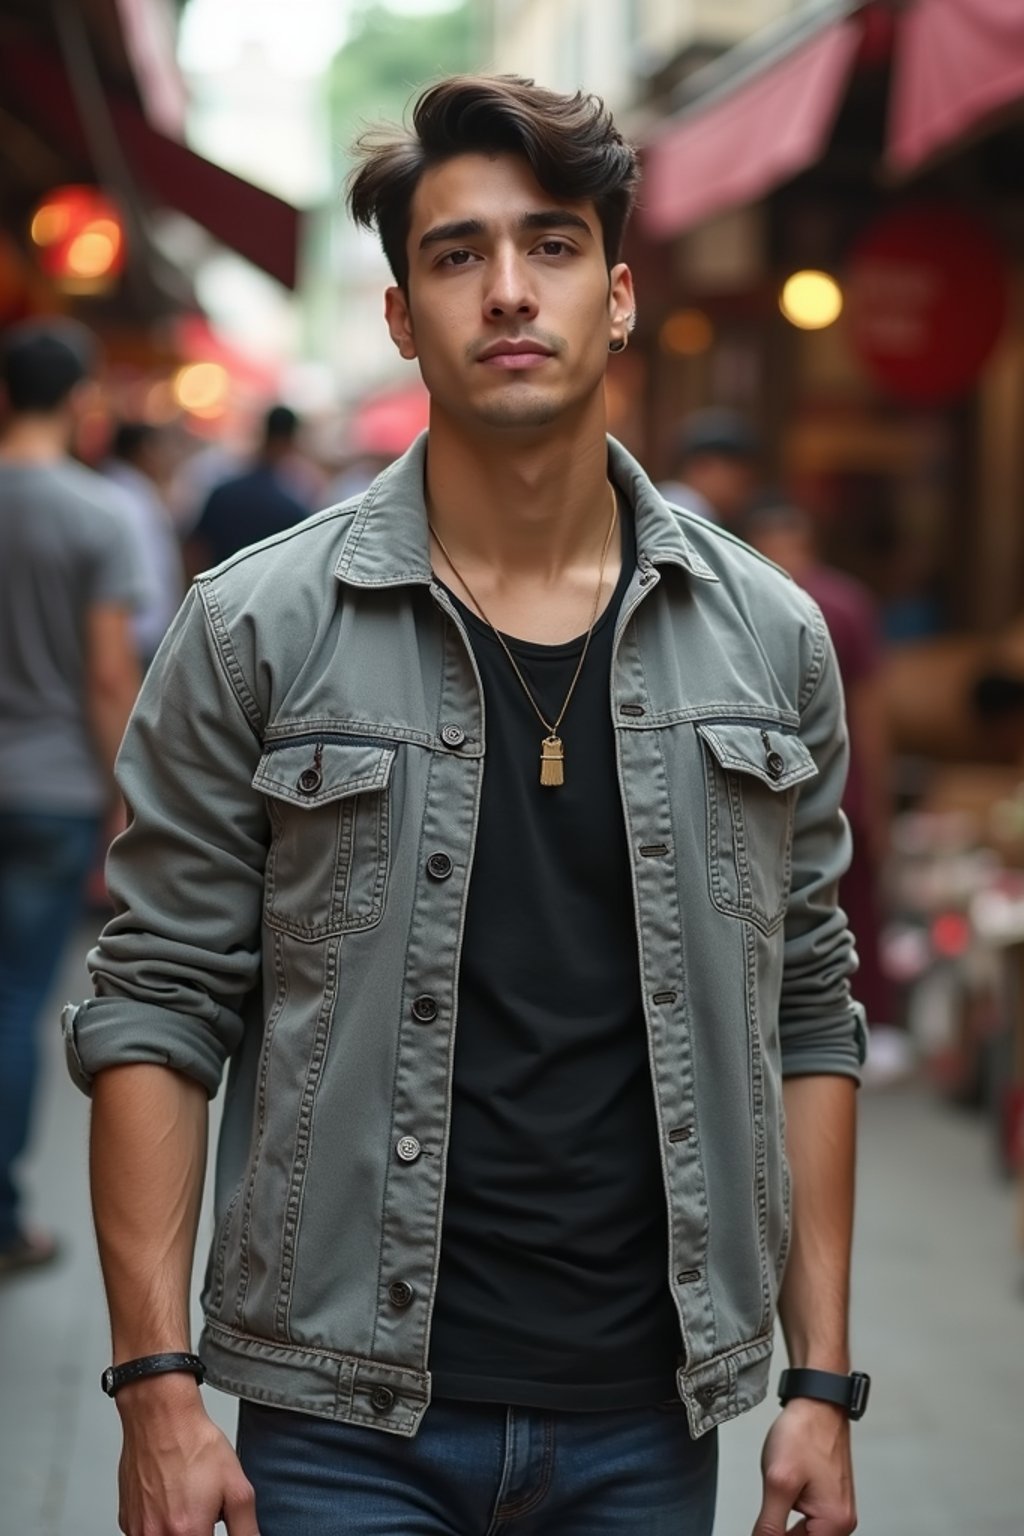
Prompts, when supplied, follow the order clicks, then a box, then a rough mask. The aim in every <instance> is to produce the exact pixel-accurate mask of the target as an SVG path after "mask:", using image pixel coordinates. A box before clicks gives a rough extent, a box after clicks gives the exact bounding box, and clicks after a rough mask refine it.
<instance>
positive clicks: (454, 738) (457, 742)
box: [441, 725, 466, 747]
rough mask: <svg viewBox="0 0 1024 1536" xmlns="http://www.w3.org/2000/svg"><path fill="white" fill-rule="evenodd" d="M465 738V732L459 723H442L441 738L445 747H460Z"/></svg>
mask: <svg viewBox="0 0 1024 1536" xmlns="http://www.w3.org/2000/svg"><path fill="white" fill-rule="evenodd" d="M465 739H466V733H465V731H464V730H463V729H462V726H461V725H442V727H441V740H442V741H443V742H444V744H445V746H446V747H461V746H462V743H463V742H464V741H465Z"/></svg>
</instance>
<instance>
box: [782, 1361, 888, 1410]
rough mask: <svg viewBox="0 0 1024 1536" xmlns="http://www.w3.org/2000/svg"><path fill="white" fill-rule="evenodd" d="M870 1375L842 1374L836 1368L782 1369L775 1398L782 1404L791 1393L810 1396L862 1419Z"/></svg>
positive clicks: (860, 1373)
mask: <svg viewBox="0 0 1024 1536" xmlns="http://www.w3.org/2000/svg"><path fill="white" fill-rule="evenodd" d="M870 1389H871V1377H870V1376H866V1375H865V1374H864V1372H863V1371H852V1372H851V1373H850V1375H849V1376H843V1375H841V1374H840V1373H839V1372H838V1371H815V1370H810V1369H807V1368H798V1369H791V1370H788V1371H783V1373H782V1375H781V1376H780V1378H779V1401H780V1402H781V1403H782V1404H783V1405H785V1404H786V1403H788V1402H789V1400H790V1398H793V1397H811V1398H815V1399H816V1400H817V1401H818V1402H822V1403H834V1404H835V1405H836V1407H837V1408H842V1409H843V1410H844V1412H845V1413H846V1415H847V1417H848V1418H850V1419H862V1418H863V1417H864V1410H865V1409H866V1408H867V1405H868V1393H869V1391H870Z"/></svg>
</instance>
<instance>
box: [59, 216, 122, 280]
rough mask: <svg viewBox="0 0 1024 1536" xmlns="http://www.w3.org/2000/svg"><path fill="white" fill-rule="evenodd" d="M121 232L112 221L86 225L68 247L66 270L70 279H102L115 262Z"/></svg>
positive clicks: (99, 221)
mask: <svg viewBox="0 0 1024 1536" xmlns="http://www.w3.org/2000/svg"><path fill="white" fill-rule="evenodd" d="M120 249H121V231H120V230H119V229H118V227H117V225H116V224H115V223H114V221H113V220H112V219H97V220H96V221H95V222H94V223H92V224H88V225H86V227H85V229H83V230H82V233H81V234H80V235H76V236H75V238H74V240H72V242H71V244H70V245H69V246H68V254H67V268H68V273H69V274H70V276H72V277H81V278H96V277H103V276H105V275H106V273H108V272H109V271H110V269H111V267H113V265H114V263H115V262H116V261H117V257H118V253H119V251H120Z"/></svg>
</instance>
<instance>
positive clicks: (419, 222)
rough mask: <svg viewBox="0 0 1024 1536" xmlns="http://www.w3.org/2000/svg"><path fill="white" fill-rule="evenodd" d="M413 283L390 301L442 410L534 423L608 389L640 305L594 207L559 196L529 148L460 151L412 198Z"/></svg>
mask: <svg viewBox="0 0 1024 1536" xmlns="http://www.w3.org/2000/svg"><path fill="white" fill-rule="evenodd" d="M408 257H409V283H408V291H407V292H405V291H403V290H402V289H400V288H389V289H388V292H387V298H386V313H387V320H388V326H389V329H390V331H391V335H392V339H393V340H394V342H395V344H396V346H397V347H398V349H399V351H400V352H401V354H402V356H403V357H406V358H417V359H418V360H419V364H420V370H421V372H422V374H423V380H424V383H425V384H426V386H427V388H428V390H429V391H430V394H431V398H432V402H433V406H434V408H435V410H437V409H440V410H441V411H442V412H444V413H445V414H446V415H448V416H449V417H451V418H452V419H454V420H458V421H461V422H462V423H463V424H464V425H465V426H467V427H470V428H472V427H473V426H483V427H488V428H499V429H500V428H510V429H515V428H526V429H536V428H538V427H544V426H547V425H548V424H549V423H551V422H554V421H557V420H558V419H559V417H561V416H562V415H563V414H564V413H565V412H567V411H571V410H572V409H573V408H574V407H581V406H583V405H585V404H587V403H589V402H591V401H593V399H594V398H595V397H596V396H598V395H599V393H600V391H601V388H602V383H603V379H604V373H605V368H606V366H607V362H608V343H609V341H610V340H611V338H612V337H613V336H619V335H624V334H625V328H626V323H627V320H628V318H629V316H630V315H631V314H632V312H633V290H632V280H631V278H630V274H629V269H628V268H627V267H625V266H623V265H621V264H620V265H619V266H616V267H615V268H613V270H612V272H611V274H609V272H608V268H607V266H606V264H605V257H604V247H603V244H602V237H601V225H600V221H599V219H598V216H597V213H596V211H595V209H594V206H593V204H592V203H590V202H589V201H586V202H576V201H573V202H565V201H562V200H560V199H558V198H555V197H552V195H551V194H550V193H548V192H545V191H544V189H543V188H542V187H541V186H540V185H539V184H538V182H537V181H536V180H535V179H534V176H533V173H532V171H531V170H530V167H529V165H528V164H527V162H526V161H525V160H524V159H522V158H521V157H520V156H518V155H483V154H480V155H475V154H474V155H458V156H455V157H454V158H452V159H451V160H446V161H444V162H443V163H442V164H441V165H438V166H435V167H434V168H433V169H431V170H428V171H426V172H425V173H424V175H423V177H422V178H421V180H420V183H419V186H418V187H417V189H416V193H415V195H414V197H413V202H412V208H411V220H410V230H409V238H408Z"/></svg>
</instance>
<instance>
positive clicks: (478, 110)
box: [348, 75, 639, 288]
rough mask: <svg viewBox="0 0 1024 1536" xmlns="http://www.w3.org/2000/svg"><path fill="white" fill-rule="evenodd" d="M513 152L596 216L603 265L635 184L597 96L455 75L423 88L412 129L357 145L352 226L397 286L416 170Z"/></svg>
mask: <svg viewBox="0 0 1024 1536" xmlns="http://www.w3.org/2000/svg"><path fill="white" fill-rule="evenodd" d="M466 154H485V155H486V154H515V155H522V156H523V158H524V159H525V160H526V161H527V162H528V164H529V166H530V169H531V170H532V171H533V174H534V176H535V177H536V178H537V181H538V182H539V183H540V185H541V186H542V187H543V188H544V190H545V192H550V193H551V195H552V197H559V198H565V199H567V200H569V201H572V202H576V201H579V202H583V201H586V200H587V199H589V200H590V201H591V202H592V203H593V204H594V207H595V208H596V210H597V214H598V217H599V219H600V221H601V230H602V233H603V237H604V251H605V259H606V261H607V263H608V266H609V267H612V266H614V264H615V263H616V262H617V261H618V260H619V254H620V251H621V247H622V236H623V232H624V230H625V227H626V220H627V219H628V218H629V214H630V211H631V209H632V207H633V199H634V197H635V195H636V186H637V182H638V180H639V170H638V166H637V157H636V152H635V151H634V150H633V149H632V148H631V147H630V145H628V144H627V143H626V142H625V140H624V139H623V137H622V135H621V134H620V133H619V131H618V130H617V128H616V127H615V125H614V123H613V122H612V118H611V113H610V112H609V111H608V109H607V108H606V107H605V105H604V102H603V101H601V100H600V98H599V97H597V96H590V95H586V94H584V93H583V92H582V91H577V92H576V94H575V95H573V96H563V95H560V94H558V92H556V91H549V90H545V89H544V87H543V86H539V85H535V84H534V82H533V81H532V80H524V79H522V78H521V77H520V76H518V75H453V76H451V77H450V78H449V79H447V80H442V81H440V82H439V83H438V84H437V85H431V86H428V88H427V89H426V90H425V91H424V92H423V93H422V95H421V96H420V97H419V99H418V100H417V102H416V105H415V106H414V108H413V113H412V127H411V128H398V127H394V128H387V127H385V128H372V129H370V130H369V131H368V132H367V133H364V134H362V135H361V137H360V138H359V139H358V140H357V142H356V145H355V158H356V162H357V163H356V165H355V167H354V169H353V171H352V174H351V176H350V177H349V183H348V204H349V209H350V211H351V214H352V217H353V219H354V220H355V221H356V223H357V224H362V225H363V226H364V227H365V228H366V229H376V230H377V232H378V234H379V235H380V242H381V245H382V246H383V247H384V254H385V256H386V257H387V259H388V264H389V266H390V267H391V271H392V272H393V274H394V277H395V282H396V283H397V284H398V285H399V287H401V288H407V287H408V283H409V256H408V251H407V247H406V242H407V240H408V237H409V223H410V211H411V206H412V199H413V194H414V193H415V191H416V188H417V186H418V184H419V180H420V177H421V176H422V175H423V173H424V171H425V170H427V169H429V168H430V167H431V166H435V165H439V164H440V163H441V162H442V161H444V160H450V159H451V158H452V157H453V156H454V155H466Z"/></svg>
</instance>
